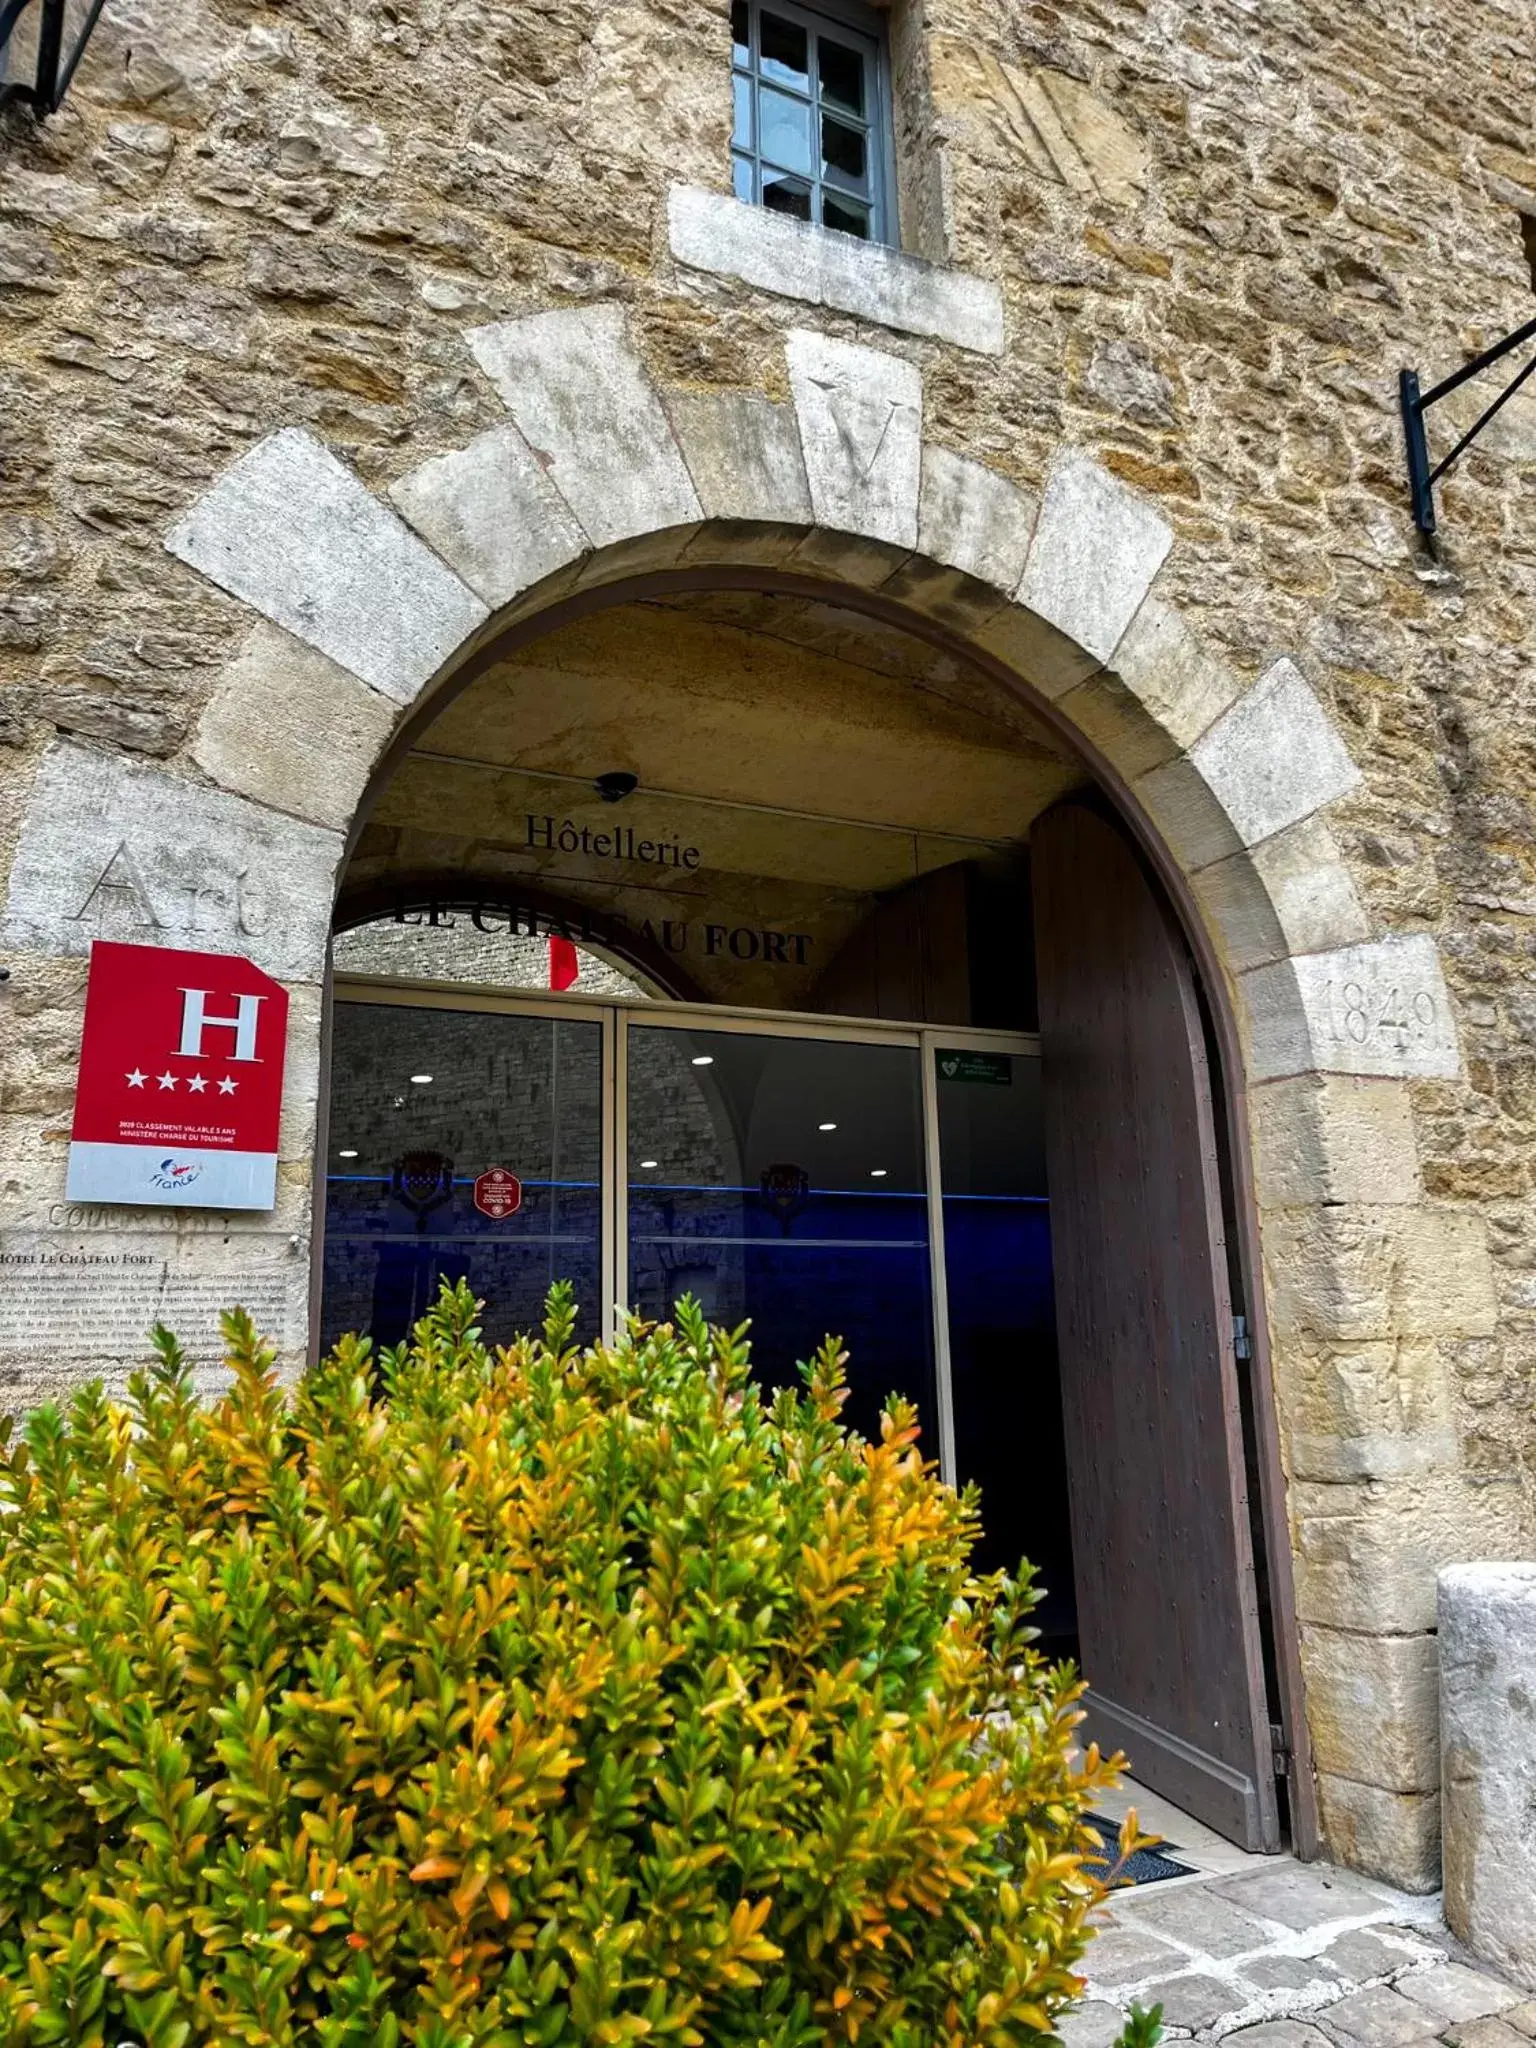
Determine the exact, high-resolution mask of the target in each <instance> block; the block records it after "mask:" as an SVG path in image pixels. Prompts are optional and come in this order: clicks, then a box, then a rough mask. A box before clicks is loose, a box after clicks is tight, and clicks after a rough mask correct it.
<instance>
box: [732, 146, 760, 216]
mask: <svg viewBox="0 0 1536 2048" xmlns="http://www.w3.org/2000/svg"><path fill="white" fill-rule="evenodd" d="M752 188H753V178H752V165H751V161H750V159H748V158H747V157H744V156H733V157H732V158H731V190H732V191H733V192H734V193H735V194H736V197H737V198H738V199H745V200H746V201H747V202H748V204H750V203H751V201H752V200H753V199H755V198H756V196H757V194H756V193H755V192H754V191H753V189H752Z"/></svg>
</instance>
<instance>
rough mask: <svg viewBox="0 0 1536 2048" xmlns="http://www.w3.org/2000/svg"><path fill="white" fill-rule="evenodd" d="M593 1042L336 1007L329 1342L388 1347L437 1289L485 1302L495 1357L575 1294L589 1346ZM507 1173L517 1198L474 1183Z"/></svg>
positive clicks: (595, 1314)
mask: <svg viewBox="0 0 1536 2048" xmlns="http://www.w3.org/2000/svg"><path fill="white" fill-rule="evenodd" d="M602 1131H603V1026H602V1024H601V1023H600V1022H599V1021H598V1020H596V1019H593V1020H591V1021H587V1020H584V1019H583V1020H573V1019H567V1018H562V1017H537V1016H522V1015H507V1014H504V1013H500V1012H485V1011H463V1010H447V1009H439V1008H435V1007H429V1006H426V1005H417V1004H410V1005H406V1004H391V1003H369V1002H351V1001H339V1002H337V1004H336V1006H335V1010H334V1018H333V1026H332V1039H331V1115H330V1136H329V1156H328V1159H327V1162H326V1165H327V1171H326V1228H325V1277H324V1294H323V1300H322V1308H321V1336H322V1342H323V1343H324V1344H326V1345H330V1344H332V1343H334V1342H335V1340H336V1338H337V1337H338V1336H340V1335H342V1334H343V1333H345V1332H346V1331H349V1330H368V1331H371V1333H372V1335H373V1337H374V1341H375V1343H376V1344H398V1343H399V1342H400V1341H401V1340H402V1339H403V1338H404V1337H405V1336H407V1335H408V1334H409V1331H410V1328H411V1325H412V1323H413V1322H414V1321H415V1320H416V1319H417V1318H418V1317H419V1316H420V1315H421V1314H422V1313H423V1311H424V1310H425V1309H426V1308H427V1306H428V1305H429V1304H430V1303H431V1301H432V1300H434V1299H435V1297H436V1294H437V1288H438V1283H439V1281H440V1280H441V1279H444V1278H446V1279H449V1280H457V1279H459V1278H460V1277H461V1276H463V1277H467V1278H468V1280H469V1283H470V1285H471V1286H472V1287H473V1288H474V1290H475V1292H476V1293H477V1294H478V1295H481V1296H482V1297H483V1298H484V1300H485V1314H484V1319H483V1327H484V1329H485V1334H486V1337H487V1340H488V1341H489V1342H491V1343H506V1342H508V1341H510V1339H511V1338H512V1337H514V1336H515V1335H517V1334H518V1332H520V1331H523V1330H527V1329H531V1328H536V1327H537V1326H538V1324H539V1322H540V1321H541V1319H542V1316H543V1306H544V1297H545V1294H546V1293H547V1291H548V1289H549V1287H550V1284H551V1283H552V1282H553V1281H555V1280H570V1281H571V1282H573V1284H574V1285H575V1288H576V1296H577V1300H578V1302H579V1304H580V1308H581V1318H580V1321H579V1323H578V1326H577V1334H578V1336H579V1338H580V1339H581V1341H583V1342H590V1341H592V1340H593V1339H594V1338H595V1337H596V1336H597V1334H598V1330H599V1327H600V1324H601V1319H602V1308H603V1273H602V1244H603V1231H602V1220H603V1218H602V1201H603V1197H602V1151H603V1144H602ZM496 1168H500V1169H502V1170H503V1172H504V1173H505V1174H507V1175H509V1176H511V1177H512V1181H513V1182H515V1183H516V1184H517V1185H515V1186H514V1185H510V1184H509V1183H507V1182H504V1181H503V1182H498V1183H495V1184H491V1183H486V1184H485V1185H483V1186H482V1187H481V1188H480V1189H479V1200H478V1202H477V1187H476V1183H477V1182H478V1181H479V1180H480V1178H481V1176H482V1175H486V1174H489V1173H491V1172H492V1171H493V1170H494V1169H496Z"/></svg>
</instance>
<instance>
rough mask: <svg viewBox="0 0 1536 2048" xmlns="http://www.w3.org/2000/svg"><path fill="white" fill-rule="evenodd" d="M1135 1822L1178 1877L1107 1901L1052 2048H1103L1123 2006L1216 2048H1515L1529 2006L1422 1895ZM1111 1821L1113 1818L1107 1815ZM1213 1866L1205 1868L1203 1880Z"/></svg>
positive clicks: (1140, 1802) (1184, 1828) (1156, 1817)
mask: <svg viewBox="0 0 1536 2048" xmlns="http://www.w3.org/2000/svg"><path fill="white" fill-rule="evenodd" d="M1124 1803H1125V1804H1131V1803H1134V1804H1135V1805H1136V1807H1137V1810H1138V1812H1139V1813H1140V1814H1141V1815H1142V1818H1143V1822H1144V1824H1145V1825H1147V1826H1149V1827H1155V1828H1156V1829H1157V1830H1158V1831H1159V1832H1160V1833H1161V1834H1162V1835H1163V1836H1164V1837H1165V1840H1166V1845H1167V1847H1168V1850H1169V1853H1170V1854H1175V1855H1178V1856H1179V1857H1180V1860H1189V1861H1193V1862H1195V1863H1196V1864H1197V1865H1201V1866H1204V1867H1203V1868H1202V1869H1201V1874H1200V1875H1198V1876H1195V1877H1191V1878H1180V1879H1171V1880H1167V1881H1165V1882H1163V1883H1160V1884H1154V1885H1140V1886H1136V1887H1134V1888H1132V1889H1128V1890H1126V1891H1123V1892H1120V1893H1118V1894H1117V1895H1116V1897H1115V1899H1114V1902H1113V1904H1112V1905H1110V1906H1108V1907H1106V1908H1105V1909H1104V1911H1103V1913H1102V1915H1101V1916H1100V1922H1099V1924H1100V1928H1101V1932H1100V1934H1099V1936H1098V1939H1097V1940H1096V1941H1095V1942H1094V1944H1093V1946H1092V1948H1091V1949H1090V1950H1089V1952H1088V1955H1087V1957H1086V1958H1085V1960H1084V1965H1083V1967H1084V1972H1085V1974H1086V1976H1087V1978H1088V1995H1087V1997H1086V1998H1085V2000H1084V2002H1083V2004H1082V2005H1081V2006H1079V2007H1078V2008H1077V2010H1076V2011H1075V2012H1074V2013H1073V2014H1072V2015H1071V2016H1070V2017H1069V2018H1068V2019H1067V2020H1065V2021H1064V2022H1063V2024H1062V2027H1061V2035H1062V2039H1063V2041H1064V2042H1065V2044H1066V2048H1108V2044H1109V2043H1110V2042H1112V2041H1113V2040H1114V2038H1115V2036H1116V2034H1117V2033H1118V2032H1119V2030H1120V2027H1121V2025H1122V2023H1123V2021H1124V2016H1125V2013H1126V2010H1127V2009H1128V2008H1129V2007H1130V2006H1131V2005H1133V2004H1134V2005H1140V2006H1143V2007H1147V2006H1153V2005H1161V2006H1162V2008H1163V2019H1164V2024H1165V2027H1166V2031H1167V2033H1168V2035H1169V2036H1171V2037H1174V2038H1181V2039H1189V2038H1193V2039H1195V2040H1198V2041H1223V2042H1230V2043H1231V2044H1232V2048H1432V2044H1433V2043H1435V2042H1440V2043H1443V2044H1444V2048H1531V2043H1532V2042H1533V2041H1536V1997H1533V1996H1532V1994H1531V1992H1530V1991H1526V1990H1521V1989H1520V1988H1519V1987H1518V1986H1517V1985H1514V1984H1511V1983H1509V1982H1507V1981H1506V1980H1505V1979H1504V1978H1502V1977H1500V1976H1498V1975H1497V1974H1496V1973H1495V1972H1493V1971H1491V1970H1488V1969H1486V1968H1484V1967H1483V1966H1481V1965H1474V1963H1473V1961H1472V1959H1471V1958H1470V1957H1469V1956H1468V1955H1467V1954H1466V1952H1465V1951H1464V1950H1463V1949H1462V1948H1461V1946H1460V1944H1459V1943H1458V1942H1457V1941H1456V1939H1455V1937H1454V1936H1453V1935H1451V1934H1450V1933H1448V1932H1447V1930H1446V1928H1445V1925H1444V1922H1443V1921H1442V1919H1441V1913H1440V1901H1439V1899H1438V1898H1437V1897H1431V1898H1422V1897H1420V1898H1415V1897H1412V1896H1410V1895H1409V1894H1408V1893H1406V1892H1398V1891H1394V1890H1393V1889H1392V1887H1391V1886H1390V1885H1385V1884H1378V1883H1376V1882H1374V1881H1372V1880H1371V1879H1368V1878H1363V1877H1356V1876H1354V1875H1353V1874H1352V1873H1350V1872H1348V1871H1344V1870H1337V1869H1335V1868H1333V1867H1332V1866H1331V1865H1328V1864H1322V1863H1312V1864H1302V1863H1296V1862H1294V1861H1292V1860H1291V1858H1289V1857H1280V1856H1266V1857H1257V1856H1244V1855H1242V1854H1241V1853H1239V1852H1237V1851H1234V1850H1231V1849H1229V1848H1227V1847H1226V1845H1225V1844H1217V1843H1216V1841H1215V1838H1214V1837H1212V1836H1208V1835H1206V1834H1205V1831H1204V1830H1203V1829H1197V1828H1195V1827H1194V1825H1193V1824H1192V1823H1189V1822H1187V1821H1183V1820H1182V1817H1181V1816H1176V1815H1173V1814H1172V1813H1171V1811H1170V1810H1168V1809H1161V1810H1160V1811H1155V1812H1151V1813H1149V1812H1148V1810H1147V1809H1148V1806H1149V1804H1150V1805H1151V1806H1152V1807H1153V1808H1154V1809H1157V1808H1160V1806H1161V1803H1160V1802H1157V1801H1151V1802H1148V1801H1147V1800H1146V1799H1145V1798H1140V1799H1134V1802H1133V1800H1132V1799H1127V1800H1126V1801H1125V1802H1124ZM1117 1817H1118V1815H1117ZM1213 1864H1214V1865H1215V1866H1216V1867H1215V1868H1211V1867H1209V1866H1210V1865H1213Z"/></svg>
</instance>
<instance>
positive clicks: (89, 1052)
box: [65, 939, 288, 1209]
mask: <svg viewBox="0 0 1536 2048" xmlns="http://www.w3.org/2000/svg"><path fill="white" fill-rule="evenodd" d="M287 1042H288V991H287V990H286V989H285V988H284V987H283V986H282V984H281V983H280V982H276V981H274V980H273V979H272V977H271V976H270V975H269V974H263V973H262V971H261V969H260V968H259V967H254V966H252V964H251V962H250V961H249V960H241V959H239V958H238V957H236V956H234V955H231V954H228V953H187V952H181V951H177V950H174V949H172V948H170V947H167V946H127V945H119V944H117V943H116V942H114V941H110V940H106V939H97V940H96V941H95V943H94V944H93V945H92V947H91V969H90V979H89V981H88V982H87V984H86V992H85V1034H84V1037H83V1039H82V1041H81V1046H80V1077H79V1085H78V1088H77V1090H76V1094H75V1121H74V1126H73V1128H72V1130H71V1132H70V1146H69V1179H68V1182H67V1185H66V1189H65V1192H66V1194H67V1196H68V1198H69V1200H70V1201H72V1202H132V1203H136V1204H144V1205H153V1206H162V1205H164V1206H170V1207H175V1208H184V1209H270V1208H272V1207H273V1205H274V1204H275V1203H276V1200H277V1130H278V1119H279V1116H280V1113H281V1109H282V1097H283V1054H284V1051H285V1048H286V1046H287Z"/></svg>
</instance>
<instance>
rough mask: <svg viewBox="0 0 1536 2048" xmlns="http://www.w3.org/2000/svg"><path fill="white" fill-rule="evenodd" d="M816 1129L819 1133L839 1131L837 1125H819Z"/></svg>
mask: <svg viewBox="0 0 1536 2048" xmlns="http://www.w3.org/2000/svg"><path fill="white" fill-rule="evenodd" d="M816 1128H817V1130H818V1131H835V1130H836V1129H837V1125H836V1124H818V1125H817V1126H816Z"/></svg>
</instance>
